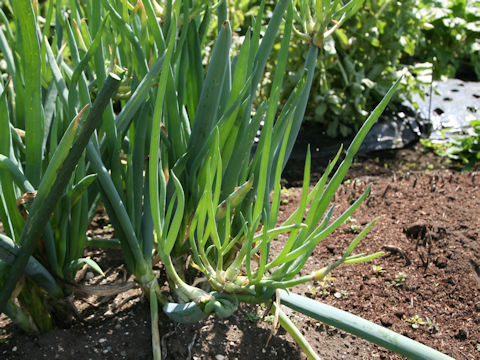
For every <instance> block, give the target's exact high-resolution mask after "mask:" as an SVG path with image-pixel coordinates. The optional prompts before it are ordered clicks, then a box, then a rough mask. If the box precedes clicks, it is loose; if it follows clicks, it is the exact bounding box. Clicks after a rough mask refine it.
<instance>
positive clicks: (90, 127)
mask: <svg viewBox="0 0 480 360" xmlns="http://www.w3.org/2000/svg"><path fill="white" fill-rule="evenodd" d="M10 5H11V9H12V10H13V16H12V18H8V17H7V16H6V14H5V13H3V11H1V10H0V16H1V18H2V19H3V20H4V21H2V29H0V49H1V50H2V56H3V58H4V60H5V63H6V65H7V67H6V72H5V73H3V74H2V76H1V78H0V112H1V115H0V190H1V191H0V219H1V222H2V225H3V229H4V234H0V284H1V291H0V310H1V311H2V312H5V313H6V314H7V315H8V316H9V317H10V318H11V319H12V321H13V322H14V323H15V324H17V325H18V326H20V327H21V328H22V329H23V330H25V331H26V332H29V333H37V332H44V331H47V330H49V329H51V328H52V327H53V326H54V325H55V324H57V325H65V324H68V323H69V322H70V320H71V317H72V316H74V315H75V314H76V311H75V309H74V307H73V302H72V298H71V295H72V290H74V289H75V284H74V283H73V281H74V277H75V274H76V272H77V270H78V269H79V267H80V266H83V265H84V264H88V265H90V266H92V267H93V268H94V269H95V270H97V271H99V272H100V273H101V269H100V268H99V267H98V265H97V264H96V263H94V262H93V261H92V260H91V259H89V258H84V247H85V245H86V242H87V237H86V230H87V226H88V224H89V222H90V219H91V217H92V216H93V213H94V210H95V208H96V206H97V203H98V200H99V196H92V194H90V197H89V196H88V195H89V194H88V189H89V187H90V185H91V184H92V183H93V182H94V180H95V178H96V176H95V175H94V174H91V173H90V172H89V171H88V169H87V161H86V158H85V154H84V153H83V150H84V148H85V147H86V145H87V143H88V142H89V140H90V137H91V135H92V133H93V132H94V130H95V128H96V127H97V126H98V125H99V124H100V123H101V120H102V115H103V113H104V110H105V108H107V106H108V105H109V104H110V99H111V97H112V96H113V95H114V94H115V93H116V91H117V88H118V86H119V85H120V82H121V79H120V78H119V77H118V76H117V75H114V74H112V75H108V76H107V75H106V76H105V78H104V79H103V80H101V81H100V80H99V79H97V80H98V81H97V88H98V92H95V98H94V99H91V97H90V93H89V91H88V85H87V83H86V79H85V78H84V77H83V76H82V72H83V71H84V70H85V68H86V66H87V65H88V59H89V58H90V57H91V55H89V53H88V52H84V53H83V54H82V55H83V58H82V59H81V58H80V54H79V52H78V48H77V40H78V39H76V38H75V36H73V33H72V32H71V28H69V26H70V24H67V23H66V22H65V21H64V19H63V18H62V11H61V10H60V9H57V11H54V2H50V3H48V4H47V5H46V6H45V9H47V12H46V14H45V15H46V19H45V23H46V25H44V26H41V24H44V23H41V22H39V21H38V17H39V16H40V15H39V14H38V11H39V9H38V8H37V7H33V5H32V3H31V2H30V1H29V0H19V1H15V2H11V3H10ZM37 5H38V4H37ZM53 19H56V20H57V21H58V24H57V25H58V26H57V29H58V30H59V31H58V33H57V36H58V37H57V38H56V39H53V40H52V39H47V37H46V36H45V37H43V38H42V37H41V35H42V34H43V35H46V34H49V31H50V22H52V21H53ZM98 25H99V33H98V34H97V36H96V37H95V38H94V39H93V40H91V41H90V45H91V46H92V48H93V49H95V48H96V47H97V46H98V43H99V41H100V39H101V34H102V29H103V27H104V24H102V25H101V24H100V23H98ZM62 26H64V28H65V27H67V28H69V30H70V35H71V36H70V37H69V38H68V46H69V49H70V53H71V58H66V57H64V56H63V54H62V52H63V51H64V48H62V46H64V44H62V42H61V41H62V40H60V39H59V37H61V34H62V30H61V29H62ZM14 30H15V31H14ZM49 41H52V42H53V43H54V44H55V45H54V46H53V48H52V45H51V43H50V42H49ZM64 47H65V46H64ZM87 114H88V115H87Z"/></svg>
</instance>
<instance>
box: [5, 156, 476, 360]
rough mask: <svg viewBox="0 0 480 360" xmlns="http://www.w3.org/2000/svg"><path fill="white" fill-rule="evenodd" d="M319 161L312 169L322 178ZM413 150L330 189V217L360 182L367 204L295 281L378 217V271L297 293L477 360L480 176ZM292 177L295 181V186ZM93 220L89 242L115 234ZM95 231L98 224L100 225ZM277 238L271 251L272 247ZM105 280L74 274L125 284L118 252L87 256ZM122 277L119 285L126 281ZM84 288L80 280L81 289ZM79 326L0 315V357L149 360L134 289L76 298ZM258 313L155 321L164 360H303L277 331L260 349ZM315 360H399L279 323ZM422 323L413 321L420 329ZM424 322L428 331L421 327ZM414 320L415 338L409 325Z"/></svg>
mask: <svg viewBox="0 0 480 360" xmlns="http://www.w3.org/2000/svg"><path fill="white" fill-rule="evenodd" d="M299 163H300V162H290V163H289V165H288V166H287V169H288V173H287V174H286V175H287V176H286V181H287V184H288V185H289V186H292V184H293V185H295V186H298V185H299V184H301V174H302V170H301V166H300V165H301V164H299ZM320 166H321V161H320V160H318V162H317V159H314V166H313V169H315V170H316V172H317V177H318V174H320V173H321V167H320ZM444 167H445V164H443V163H442V162H441V161H438V159H436V158H433V157H432V156H431V155H430V154H425V153H423V152H421V151H419V149H418V148H416V147H412V148H410V149H405V150H401V151H396V152H383V153H379V154H374V155H373V156H369V157H367V158H364V157H361V158H360V159H359V160H357V161H356V163H355V164H354V165H353V167H352V169H351V171H350V173H349V175H348V179H349V180H347V181H346V182H345V183H344V184H343V185H342V186H341V187H340V189H339V191H338V193H337V195H336V198H335V204H336V210H335V212H336V213H337V214H339V213H340V212H341V211H343V210H344V209H346V207H347V206H348V205H349V203H351V201H352V200H353V199H356V198H358V197H359V196H360V195H361V193H362V192H363V191H364V189H365V188H366V186H367V185H368V184H372V194H371V196H370V197H369V198H368V199H367V201H366V202H365V203H364V204H363V205H362V206H361V207H360V208H359V209H358V210H357V212H356V213H355V214H354V216H353V217H352V218H351V219H350V221H348V222H347V223H346V224H345V225H343V226H342V227H341V228H340V229H339V230H338V231H337V232H335V233H334V234H333V235H332V236H330V237H329V238H328V239H327V240H325V241H324V243H321V244H320V245H319V246H318V248H317V250H316V251H315V253H314V255H313V256H312V258H311V260H310V261H309V263H308V264H307V265H306V267H305V269H304V272H305V273H310V272H312V271H315V270H317V269H319V268H321V267H323V266H325V265H326V264H328V263H330V262H331V261H332V260H333V259H335V258H337V257H338V256H340V255H341V254H342V252H343V251H344V249H345V248H346V246H347V245H348V243H349V242H350V241H351V240H352V239H353V238H354V236H355V233H356V232H358V231H359V229H360V228H362V227H363V226H364V225H366V224H367V223H368V222H370V221H371V220H372V219H374V218H376V217H379V220H378V221H377V223H376V224H375V226H374V228H373V229H372V230H371V231H370V232H369V234H368V235H367V236H366V238H365V239H364V240H363V241H362V243H361V244H360V245H359V246H358V249H357V250H358V251H359V252H375V251H380V250H382V249H383V250H385V251H386V253H387V254H386V256H383V257H381V258H379V259H376V260H375V261H373V262H371V263H367V264H361V265H348V266H343V267H340V268H339V269H337V270H335V271H334V272H332V274H331V276H332V277H334V279H331V280H328V281H326V282H324V283H322V284H320V283H315V284H310V285H309V286H302V287H299V288H298V289H296V291H297V292H299V293H302V294H307V295H308V296H310V297H313V298H315V299H318V300H321V301H323V302H326V303H328V304H331V305H334V306H336V307H339V308H341V309H344V310H347V311H350V312H352V313H354V314H357V315H359V316H362V317H364V318H366V319H368V320H371V321H374V322H375V323H377V324H381V325H383V326H385V327H387V328H389V329H392V330H394V331H396V332H399V333H401V334H403V335H406V336H408V337H410V338H413V339H416V340H418V341H420V342H422V343H424V344H426V345H428V346H431V347H433V348H436V349H438V350H440V351H442V352H444V353H446V354H448V355H450V356H452V357H454V358H456V359H471V360H474V359H478V358H479V357H480V351H479V346H480V345H479V344H480V330H479V329H480V255H479V254H480V246H479V234H480V222H479V221H478V219H479V217H480V191H479V188H480V174H478V175H477V173H476V172H470V173H460V172H458V171H456V170H451V169H447V168H444ZM299 175H300V176H299ZM289 190H290V191H287V192H285V194H284V205H283V206H282V216H285V217H286V216H287V215H288V214H290V213H291V212H292V210H293V209H294V208H295V207H296V203H297V201H298V196H299V193H300V189H299V188H295V187H291V188H290V189H289ZM104 221H105V218H104V217H100V218H97V219H96V230H95V233H96V234H97V235H96V236H99V237H104V236H105V235H106V234H107V235H108V234H110V235H111V234H112V230H111V228H109V227H108V224H107V223H105V222H104ZM102 222H103V223H102ZM281 247H282V239H281V238H280V239H278V241H277V242H275V244H274V245H273V248H274V249H275V248H276V249H277V250H278V249H280V248H281ZM89 255H90V256H91V257H92V258H94V259H95V260H97V261H99V262H100V264H101V266H102V268H103V269H104V270H105V271H106V277H105V279H103V278H101V277H99V276H94V275H93V274H89V272H88V271H87V272H86V273H85V274H82V276H79V277H82V278H83V280H82V281H83V282H84V283H86V284H90V285H91V284H98V283H113V282H115V281H121V282H123V281H124V280H128V281H132V280H133V279H132V278H129V274H128V273H127V271H126V270H125V269H124V267H123V265H122V263H123V261H122V255H121V252H120V251H115V250H111V251H107V252H105V251H100V250H96V249H91V250H90V251H89ZM127 278H128V279H127ZM86 279H88V280H86ZM75 304H76V305H77V307H78V309H79V314H80V316H81V318H82V321H76V322H75V323H74V324H73V326H72V327H71V328H69V329H55V330H53V331H51V332H49V333H47V334H44V335H41V336H35V337H29V336H26V335H25V334H23V333H21V332H20V331H18V330H17V329H16V328H15V327H14V326H13V325H12V324H11V323H10V321H9V320H8V319H7V318H6V317H5V316H4V315H2V316H1V317H0V326H1V332H0V357H1V358H2V359H12V360H13V359H151V345H150V318H149V309H148V301H146V300H145V299H144V298H143V297H142V295H141V292H140V290H139V289H138V288H132V289H130V290H128V291H125V292H123V293H121V294H119V295H117V296H114V297H109V298H105V297H103V298H97V297H92V296H90V297H88V298H86V299H77V300H76V302H75ZM262 311H263V309H261V308H259V307H255V306H242V307H241V308H240V310H239V311H238V312H237V313H236V314H235V315H234V316H232V317H231V318H229V319H225V320H219V319H215V318H212V317H210V318H209V319H207V320H205V321H202V322H200V323H197V324H193V325H186V324H173V323H172V322H171V321H169V320H168V319H167V318H166V317H165V316H162V317H161V319H160V320H161V321H160V326H161V330H160V331H161V334H162V345H163V346H162V348H163V350H164V351H165V353H166V358H167V359H272V360H273V359H305V355H304V354H302V352H301V351H300V350H299V348H298V347H297V345H296V344H295V343H294V342H293V341H292V340H291V338H290V337H289V335H288V334H285V332H284V331H282V330H281V329H280V330H278V331H277V333H276V336H274V337H273V339H272V340H271V342H270V343H269V344H268V345H266V341H267V338H268V336H269V334H270V328H271V323H270V322H268V321H265V320H260V321H256V322H255V321H253V320H255V319H256V318H257V317H258V315H259V314H260V315H261V313H262ZM288 314H289V315H290V317H291V318H292V319H294V321H296V323H297V325H298V326H299V328H300V329H301V331H302V332H303V333H304V334H305V336H306V337H307V339H308V340H309V341H310V343H311V344H312V346H313V348H314V349H315V350H316V351H317V352H318V354H319V356H320V357H321V358H322V359H376V358H379V359H401V358H402V357H400V356H398V355H395V354H393V353H391V352H389V351H387V350H384V349H382V348H379V347H377V346H376V345H373V344H370V343H368V342H366V341H364V340H362V339H358V338H356V337H354V336H352V335H350V334H347V333H344V332H342V331H339V330H336V329H334V328H332V327H329V326H326V325H324V324H322V323H319V322H316V321H314V320H312V319H308V318H306V317H304V316H302V315H299V314H296V313H293V312H289V313H288ZM419 318H420V319H421V321H419V320H418V319H419ZM427 318H428V321H427ZM415 319H417V325H418V326H417V328H414V327H413V326H412V325H413V324H412V322H415Z"/></svg>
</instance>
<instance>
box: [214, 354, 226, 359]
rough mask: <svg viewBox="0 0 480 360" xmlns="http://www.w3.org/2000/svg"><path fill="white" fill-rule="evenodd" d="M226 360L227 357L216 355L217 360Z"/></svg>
mask: <svg viewBox="0 0 480 360" xmlns="http://www.w3.org/2000/svg"><path fill="white" fill-rule="evenodd" d="M224 359H225V355H221V354H218V355H215V360H224Z"/></svg>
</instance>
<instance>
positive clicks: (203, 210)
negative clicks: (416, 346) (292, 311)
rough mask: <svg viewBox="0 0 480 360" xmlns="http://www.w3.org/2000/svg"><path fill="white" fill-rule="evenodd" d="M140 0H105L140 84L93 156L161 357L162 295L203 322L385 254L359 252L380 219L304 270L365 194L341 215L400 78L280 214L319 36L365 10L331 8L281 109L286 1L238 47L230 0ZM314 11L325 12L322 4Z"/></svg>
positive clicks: (134, 81)
mask: <svg viewBox="0 0 480 360" xmlns="http://www.w3.org/2000/svg"><path fill="white" fill-rule="evenodd" d="M142 4H143V7H142V6H140V7H137V8H135V9H133V10H132V9H129V8H128V7H123V5H122V4H119V7H115V6H114V3H113V2H110V1H106V2H104V3H103V4H102V5H98V7H99V9H97V10H98V12H99V13H100V15H101V18H102V17H106V16H107V14H108V15H109V16H110V21H109V25H108V26H109V28H110V31H108V33H107V34H106V37H107V38H108V40H109V41H108V44H109V46H111V47H112V46H113V48H110V49H109V51H106V50H105V51H103V55H104V56H105V58H106V59H108V60H107V62H110V63H113V62H116V63H117V64H118V66H120V67H124V69H125V72H126V73H127V74H126V76H127V78H129V79H130V80H129V83H128V84H126V88H127V89H128V86H130V91H128V90H125V96H124V97H122V98H121V99H120V101H119V102H118V108H119V112H118V114H117V115H116V117H115V120H114V127H113V128H111V129H108V130H106V131H105V133H104V136H103V137H100V138H98V141H95V142H93V144H92V143H91V144H89V147H88V148H87V157H88V158H89V160H90V163H89V164H90V166H91V169H92V170H93V171H94V172H95V173H96V174H97V176H98V178H97V181H98V185H99V187H100V193H101V196H102V200H103V203H104V204H105V206H106V209H107V212H108V214H109V217H110V219H111V221H112V223H113V225H114V227H115V230H116V233H117V234H118V237H119V241H120V243H121V246H122V249H123V252H124V255H125V260H126V262H127V264H128V266H129V268H130V269H131V270H132V271H133V272H134V274H135V275H136V277H137V281H138V282H139V284H140V285H141V286H142V288H143V289H144V291H145V293H146V294H147V295H148V296H149V299H150V305H151V309H152V332H153V338H154V341H153V349H154V354H155V356H159V354H160V349H159V342H158V327H157V321H158V309H157V302H160V304H161V305H163V310H164V311H165V312H166V313H167V314H168V315H169V316H170V317H171V318H172V319H175V320H176V321H198V320H200V319H202V318H204V317H205V316H207V315H209V314H212V313H215V314H216V315H218V316H221V317H226V316H229V315H231V314H232V313H233V312H234V311H235V310H236V309H237V307H238V304H239V303H240V302H252V303H262V302H269V301H271V299H272V298H273V296H274V294H275V291H276V290H277V289H289V288H292V287H293V286H295V285H297V284H300V283H304V282H307V281H312V280H319V279H322V278H323V277H324V276H325V275H326V274H328V272H329V271H331V270H332V269H333V268H335V267H337V266H338V265H340V264H342V263H355V262H361V261H366V260H369V259H372V258H374V257H377V256H379V255H380V254H381V253H375V254H356V255H354V254H353V250H354V247H355V246H356V244H357V243H358V242H359V241H360V240H361V239H362V238H363V237H364V236H365V234H366V232H367V231H368V229H370V227H371V226H372V225H373V223H374V221H373V222H372V223H370V224H369V225H368V226H367V227H366V228H365V229H364V230H363V231H361V232H360V233H359V234H358V236H357V237H356V238H355V239H354V240H353V241H352V243H351V245H350V246H349V247H348V248H347V249H346V251H345V254H344V256H343V257H342V258H341V259H339V260H336V261H334V262H332V264H330V265H328V266H326V267H325V268H322V269H318V271H316V272H315V273H313V274H311V275H307V276H300V277H299V276H298V274H299V273H300V271H301V269H302V267H303V266H304V264H305V262H306V261H307V259H308V258H309V256H310V255H311V254H312V253H313V251H314V249H315V247H316V245H317V244H318V243H319V242H321V241H322V240H323V239H324V238H325V237H327V236H328V235H330V234H331V233H332V232H333V231H334V230H335V229H336V228H338V226H339V225H340V224H342V223H343V222H344V221H345V219H347V218H348V216H350V215H351V214H352V213H353V211H354V210H355V209H356V208H357V207H358V206H359V205H360V203H361V202H362V201H363V200H364V199H365V198H366V197H367V196H368V190H367V191H366V192H365V193H364V194H363V195H362V196H361V197H360V198H359V199H358V200H357V201H356V202H355V203H354V204H353V205H352V206H351V207H350V208H349V209H348V210H347V211H345V213H344V214H342V215H340V216H339V217H338V218H335V219H333V218H332V214H333V206H331V204H330V203H331V200H332V198H333V195H334V193H335V191H336V189H337V188H338V186H339V185H340V183H341V181H342V179H343V177H344V175H345V173H346V171H347V169H348V167H349V165H350V164H351V162H352V159H353V156H354V155H355V153H356V151H357V150H358V148H359V146H360V143H361V141H362V139H363V138H364V137H365V135H366V133H367V132H368V130H369V129H370V127H371V126H372V125H373V123H374V122H375V121H376V119H377V118H378V117H379V115H380V113H381V112H382V111H383V109H384V108H385V106H386V104H387V102H388V100H389V99H390V97H391V96H392V94H393V92H394V89H395V87H396V86H397V85H398V83H397V84H395V86H394V87H393V88H392V90H391V91H390V92H389V93H388V94H387V96H386V97H385V99H384V100H383V101H382V103H381V104H380V105H379V106H378V107H377V109H375V111H374V112H373V113H372V115H371V116H370V118H369V119H368V121H367V122H366V123H365V125H364V127H363V128H362V129H361V130H360V132H359V133H358V135H357V137H356V139H355V141H354V142H353V143H352V145H351V146H350V147H349V149H348V150H347V152H346V156H345V159H344V160H343V162H342V163H341V165H340V166H339V167H338V169H337V170H336V171H335V172H334V171H333V170H334V167H335V165H336V163H337V161H338V160H339V158H340V154H341V150H339V152H338V154H337V156H336V157H335V159H334V160H333V161H332V163H331V164H330V165H329V167H328V168H327V170H326V172H325V174H324V175H323V177H322V178H321V179H320V181H319V182H318V183H317V184H315V185H314V186H313V189H310V185H311V184H310V159H309V156H308V157H307V161H306V166H305V174H304V186H303V192H302V196H301V201H300V205H299V208H298V209H297V210H296V211H295V212H294V213H293V214H292V215H291V216H290V217H289V219H287V220H286V221H285V222H284V223H283V224H277V219H278V213H279V206H280V190H281V187H280V177H281V173H282V170H283V168H284V166H285V164H286V162H287V159H288V157H289V155H290V152H291V150H292V147H293V144H294V141H295V139H296V136H297V134H298V131H299V128H300V126H301V122H302V119H303V116H304V112H305V107H306V104H307V100H308V94H309V91H310V88H311V84H312V79H313V72H314V69H315V63H316V61H317V56H318V45H319V44H320V43H321V41H322V40H321V39H323V38H324V37H326V36H329V35H330V34H331V33H332V31H334V29H335V28H336V27H338V25H336V24H339V22H338V21H337V20H340V22H341V21H342V19H343V18H344V17H345V16H346V14H349V13H351V12H352V11H353V10H354V9H355V6H354V5H355V4H356V1H351V2H348V3H347V4H345V6H342V4H341V3H340V2H338V1H334V2H332V3H331V4H330V3H329V8H330V11H329V12H326V13H325V14H326V15H325V16H328V17H329V18H325V19H323V22H322V23H321V24H320V26H316V25H315V26H313V27H312V31H313V32H312V37H311V40H312V42H311V45H310V48H309V51H308V53H307V54H306V61H305V65H304V69H303V76H302V77H301V78H300V80H299V81H298V83H297V85H296V86H295V88H294V90H293V91H292V93H291V95H290V97H289V98H288V99H287V101H286V102H285V103H284V104H283V105H282V106H280V104H279V98H280V93H281V89H282V84H283V80H284V75H285V69H286V64H287V61H288V56H289V46H288V45H289V41H290V38H291V34H292V30H293V21H294V8H293V3H292V2H290V1H286V0H284V1H279V2H278V3H277V4H276V6H275V9H274V11H273V13H272V17H271V19H270V21H269V24H268V26H267V27H266V28H262V16H263V12H264V6H265V4H264V2H262V3H261V5H260V8H259V14H258V16H257V18H256V20H255V22H254V25H253V27H252V28H251V29H249V30H247V31H246V32H245V33H244V34H242V37H243V42H242V45H241V46H240V48H239V50H238V52H236V53H232V51H231V43H232V36H233V35H232V30H231V28H230V23H229V21H228V19H227V18H226V14H227V8H226V2H225V1H221V2H219V3H216V4H214V5H213V6H212V7H210V6H209V4H208V2H201V3H195V4H194V3H192V2H189V1H183V2H180V1H177V2H170V1H167V2H166V3H165V4H164V5H165V6H164V7H161V8H158V7H156V6H155V2H153V1H144V2H143V3H142ZM318 4H320V2H318ZM322 4H323V5H322V6H326V5H325V4H324V2H322ZM319 6H320V5H319ZM333 9H335V11H334V10H333ZM317 12H318V14H321V7H319V8H318V11H317ZM295 13H298V11H297V12H295ZM337 17H338V19H337ZM212 21H214V22H215V21H216V24H217V26H216V27H215V26H214V28H215V30H214V31H216V32H217V34H216V41H215V45H214V47H213V48H212V49H210V51H209V52H208V54H209V55H208V57H207V58H206V59H205V56H204V54H205V53H204V51H203V48H204V46H205V42H206V39H207V38H208V36H211V34H207V32H208V31H209V30H208V29H211V28H212V26H211V22H212ZM130 24H132V25H130ZM332 26H333V27H332ZM280 32H281V34H282V41H281V48H280V50H279V51H278V56H277V58H276V59H275V60H274V61H275V62H276V71H275V73H274V74H273V80H272V86H271V90H270V96H269V97H268V98H267V99H266V100H265V101H263V102H261V103H260V104H257V102H256V95H257V92H258V89H259V84H260V82H261V79H262V76H264V71H265V65H266V63H267V60H268V59H269V56H270V54H271V52H272V47H273V45H274V43H275V40H276V38H277V36H278V35H279V33H280ZM207 35H208V36H207ZM97 51H100V50H97ZM254 104H255V106H254ZM261 124H263V128H262V132H261V136H260V139H259V141H258V143H256V142H255V137H256V134H257V131H258V130H259V128H260V127H261ZM109 143H110V144H111V145H110V146H111V148H112V149H116V150H117V151H118V152H119V153H120V154H121V157H123V158H124V159H125V160H126V161H123V162H122V163H121V165H120V168H117V169H115V167H114V165H115V166H116V163H115V162H112V161H111V159H110V158H106V157H105V156H104V154H105V153H106V151H105V152H104V151H103V148H104V147H108V145H107V144H109ZM109 164H110V165H109ZM117 165H118V164H117ZM312 185H313V184H312ZM270 199H271V200H270ZM281 234H286V235H287V240H286V243H285V246H284V248H283V250H282V251H281V252H280V253H279V254H276V255H275V256H273V255H272V254H271V253H270V246H271V243H272V241H276V239H277V237H278V236H279V235H281ZM155 263H161V264H162V265H163V268H164V270H165V273H166V275H167V277H168V279H169V284H170V287H171V290H172V292H173V296H174V299H176V300H175V302H169V301H167V299H165V297H164V296H163V294H162V293H161V292H160V288H159V286H158V283H157V280H156V278H155V277H154V275H153V272H152V270H151V269H152V265H154V264H155ZM192 270H195V271H197V273H198V274H199V275H198V276H201V277H202V278H203V279H204V280H206V281H204V284H205V283H206V284H207V287H205V286H202V288H200V287H197V286H194V285H193V283H194V282H193V281H188V280H187V278H188V277H187V276H185V274H187V273H189V272H191V271H192Z"/></svg>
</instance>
